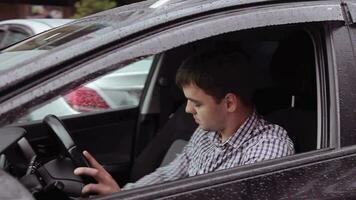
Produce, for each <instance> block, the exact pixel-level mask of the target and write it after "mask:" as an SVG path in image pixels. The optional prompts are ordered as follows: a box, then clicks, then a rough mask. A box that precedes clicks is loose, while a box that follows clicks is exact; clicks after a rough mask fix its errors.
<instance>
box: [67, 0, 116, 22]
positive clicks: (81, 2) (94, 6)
mask: <svg viewBox="0 0 356 200" xmlns="http://www.w3.org/2000/svg"><path fill="white" fill-rule="evenodd" d="M116 5H117V3H116V1H115V0H77V2H76V3H75V8H76V12H75V15H74V16H73V17H74V18H81V17H85V16H87V15H90V14H93V13H97V12H100V11H103V10H107V9H110V8H113V7H116Z"/></svg>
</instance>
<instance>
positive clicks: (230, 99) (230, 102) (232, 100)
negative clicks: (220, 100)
mask: <svg viewBox="0 0 356 200" xmlns="http://www.w3.org/2000/svg"><path fill="white" fill-rule="evenodd" d="M224 99H225V106H226V110H227V111H228V112H235V110H236V109H237V107H238V104H239V103H240V99H239V98H238V97H237V96H236V95H235V94H233V93H227V94H226V95H225V98H224Z"/></svg>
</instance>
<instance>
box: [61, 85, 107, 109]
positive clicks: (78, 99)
mask: <svg viewBox="0 0 356 200" xmlns="http://www.w3.org/2000/svg"><path fill="white" fill-rule="evenodd" d="M64 99H65V100H66V102H67V103H68V104H69V105H70V106H71V107H72V108H73V109H75V110H77V111H79V112H88V111H95V110H101V109H107V108H109V106H108V104H107V103H106V102H105V101H104V99H103V98H101V97H100V96H99V94H98V93H97V92H96V91H95V90H93V89H91V88H87V87H81V88H78V89H76V90H74V91H73V92H71V93H69V94H67V95H65V96H64Z"/></svg>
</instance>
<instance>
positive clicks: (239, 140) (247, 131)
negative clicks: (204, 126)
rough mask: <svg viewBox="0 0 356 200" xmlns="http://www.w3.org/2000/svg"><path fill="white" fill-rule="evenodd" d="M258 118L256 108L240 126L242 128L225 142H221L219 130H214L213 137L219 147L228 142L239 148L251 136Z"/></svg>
mask: <svg viewBox="0 0 356 200" xmlns="http://www.w3.org/2000/svg"><path fill="white" fill-rule="evenodd" d="M258 118H259V117H258V114H257V112H256V110H255V109H254V110H253V112H252V113H251V114H250V116H249V117H248V118H247V119H246V120H245V122H244V123H243V124H242V125H241V126H240V128H238V129H237V131H236V132H235V133H234V134H233V135H232V136H231V137H230V138H229V139H227V140H226V141H225V142H224V143H221V139H220V136H219V134H218V133H217V132H214V134H213V135H212V138H211V139H212V141H213V143H214V144H215V145H216V146H217V147H224V146H226V145H227V144H228V145H230V146H232V147H234V148H238V147H239V146H240V145H241V144H243V143H244V142H245V141H246V140H247V139H249V138H250V137H251V135H252V132H253V130H254V129H255V126H256V123H257V121H258Z"/></svg>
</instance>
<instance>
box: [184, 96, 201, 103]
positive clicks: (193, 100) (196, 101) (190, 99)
mask: <svg viewBox="0 0 356 200" xmlns="http://www.w3.org/2000/svg"><path fill="white" fill-rule="evenodd" d="M187 99H188V100H189V101H192V102H193V103H200V101H198V100H195V99H192V98H189V97H187Z"/></svg>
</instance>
